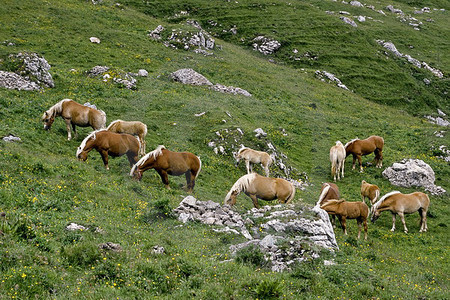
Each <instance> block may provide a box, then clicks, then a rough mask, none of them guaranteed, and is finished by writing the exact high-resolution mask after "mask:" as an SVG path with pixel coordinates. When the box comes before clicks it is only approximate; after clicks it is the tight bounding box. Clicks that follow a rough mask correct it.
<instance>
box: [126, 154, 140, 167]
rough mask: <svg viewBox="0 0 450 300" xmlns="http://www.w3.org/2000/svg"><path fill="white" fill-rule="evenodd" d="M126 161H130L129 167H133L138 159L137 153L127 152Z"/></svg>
mask: <svg viewBox="0 0 450 300" xmlns="http://www.w3.org/2000/svg"><path fill="white" fill-rule="evenodd" d="M127 157H128V161H129V162H130V167H133V166H134V164H135V163H137V161H138V158H139V157H138V155H137V153H135V154H134V153H130V152H129V153H127Z"/></svg>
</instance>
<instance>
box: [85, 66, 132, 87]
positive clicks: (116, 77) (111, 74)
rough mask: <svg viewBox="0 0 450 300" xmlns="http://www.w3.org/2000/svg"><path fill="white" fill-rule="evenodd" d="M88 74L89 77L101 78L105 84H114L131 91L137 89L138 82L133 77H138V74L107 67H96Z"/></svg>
mask: <svg viewBox="0 0 450 300" xmlns="http://www.w3.org/2000/svg"><path fill="white" fill-rule="evenodd" d="M87 74H88V76H89V77H99V78H101V79H102V81H104V82H112V83H115V84H117V85H118V86H120V87H125V88H127V89H130V90H134V89H136V88H137V80H136V79H135V78H134V77H133V76H138V73H127V72H125V71H122V70H117V69H112V68H110V67H107V66H95V67H93V68H92V69H90V70H89V71H87Z"/></svg>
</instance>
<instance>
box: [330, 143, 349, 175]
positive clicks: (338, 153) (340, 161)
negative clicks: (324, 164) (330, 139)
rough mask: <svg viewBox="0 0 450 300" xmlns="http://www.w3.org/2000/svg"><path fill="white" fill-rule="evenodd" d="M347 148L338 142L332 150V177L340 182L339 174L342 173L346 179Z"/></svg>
mask: <svg viewBox="0 0 450 300" xmlns="http://www.w3.org/2000/svg"><path fill="white" fill-rule="evenodd" d="M345 157H346V155H345V148H344V145H342V143H341V141H337V142H336V145H335V146H333V147H331V149H330V161H331V175H332V176H333V178H334V181H336V175H337V179H338V180H340V179H341V178H340V176H339V172H341V173H342V178H344V163H345Z"/></svg>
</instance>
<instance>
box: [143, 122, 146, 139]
mask: <svg viewBox="0 0 450 300" xmlns="http://www.w3.org/2000/svg"><path fill="white" fill-rule="evenodd" d="M142 124H143V125H144V132H143V136H146V135H147V125H146V124H144V123H142Z"/></svg>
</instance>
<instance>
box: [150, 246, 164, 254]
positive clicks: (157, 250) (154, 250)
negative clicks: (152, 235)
mask: <svg viewBox="0 0 450 300" xmlns="http://www.w3.org/2000/svg"><path fill="white" fill-rule="evenodd" d="M165 252H166V249H164V247H162V246H153V248H152V253H153V254H164V253H165Z"/></svg>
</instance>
